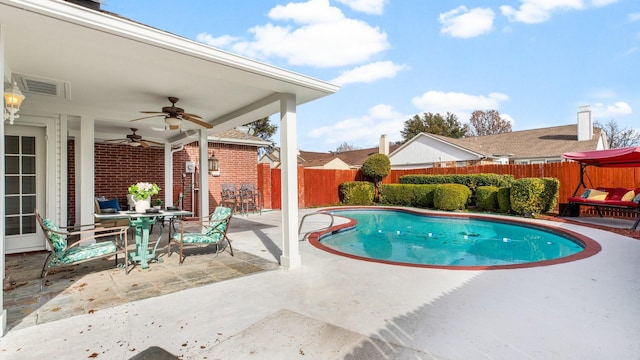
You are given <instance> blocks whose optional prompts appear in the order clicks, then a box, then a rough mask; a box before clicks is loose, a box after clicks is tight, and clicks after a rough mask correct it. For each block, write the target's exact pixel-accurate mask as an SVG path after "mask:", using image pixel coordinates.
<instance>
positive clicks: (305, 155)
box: [298, 144, 400, 169]
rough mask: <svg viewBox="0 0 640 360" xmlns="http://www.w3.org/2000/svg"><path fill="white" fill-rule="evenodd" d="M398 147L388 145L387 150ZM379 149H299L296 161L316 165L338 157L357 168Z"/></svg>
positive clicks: (306, 165)
mask: <svg viewBox="0 0 640 360" xmlns="http://www.w3.org/2000/svg"><path fill="white" fill-rule="evenodd" d="M398 147H400V145H395V144H394V145H389V151H394V150H395V149H397V148H398ZM379 151H380V148H379V147H373V148H368V149H357V150H347V151H341V152H328V153H325V152H313V151H302V150H300V152H299V158H298V162H299V163H300V164H302V165H304V166H305V167H310V166H311V165H310V164H314V166H317V164H319V163H322V162H324V163H328V162H330V161H332V160H334V159H340V160H341V161H342V162H344V163H345V164H347V165H348V166H349V167H350V168H356V169H357V168H360V166H362V164H363V163H364V161H365V160H367V158H368V157H369V156H371V155H373V154H377V153H378V152H379Z"/></svg>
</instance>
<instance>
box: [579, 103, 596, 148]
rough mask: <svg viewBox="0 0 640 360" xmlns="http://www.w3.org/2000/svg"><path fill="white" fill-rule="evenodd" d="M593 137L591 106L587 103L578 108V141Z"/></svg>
mask: <svg viewBox="0 0 640 360" xmlns="http://www.w3.org/2000/svg"><path fill="white" fill-rule="evenodd" d="M592 137H593V120H592V119H591V106H589V105H585V106H580V107H579V108H578V141H588V140H591V138H592Z"/></svg>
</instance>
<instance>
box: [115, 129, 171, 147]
mask: <svg viewBox="0 0 640 360" xmlns="http://www.w3.org/2000/svg"><path fill="white" fill-rule="evenodd" d="M136 131H138V129H136V128H131V132H132V133H131V134H127V136H126V137H125V139H110V140H105V141H106V142H109V143H116V144H126V145H130V146H135V147H137V146H142V147H143V148H145V149H146V148H149V147H151V145H157V146H164V144H163V143H160V142H157V141H151V140H144V139H143V138H142V136H140V135H138V134H136Z"/></svg>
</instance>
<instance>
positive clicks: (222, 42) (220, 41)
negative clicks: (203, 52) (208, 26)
mask: <svg viewBox="0 0 640 360" xmlns="http://www.w3.org/2000/svg"><path fill="white" fill-rule="evenodd" d="M196 40H198V41H200V42H201V43H205V44H207V45H209V46H213V47H220V48H222V47H225V46H228V45H230V44H232V43H234V42H236V41H239V40H240V38H238V37H233V36H230V35H222V36H219V37H214V36H213V35H211V34H207V33H200V34H198V35H197V36H196Z"/></svg>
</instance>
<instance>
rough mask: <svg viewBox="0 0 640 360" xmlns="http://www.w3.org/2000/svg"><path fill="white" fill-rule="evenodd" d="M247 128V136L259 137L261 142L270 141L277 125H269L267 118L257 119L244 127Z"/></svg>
mask: <svg viewBox="0 0 640 360" xmlns="http://www.w3.org/2000/svg"><path fill="white" fill-rule="evenodd" d="M246 126H247V127H248V128H249V134H251V135H254V136H257V137H259V138H260V139H262V140H266V141H271V142H273V139H271V137H272V136H273V134H275V133H276V131H277V130H278V126H277V125H273V124H271V122H270V121H269V117H268V116H267V117H266V118H262V119H258V120H256V121H254V122H252V123H249V124H247V125H246Z"/></svg>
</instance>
